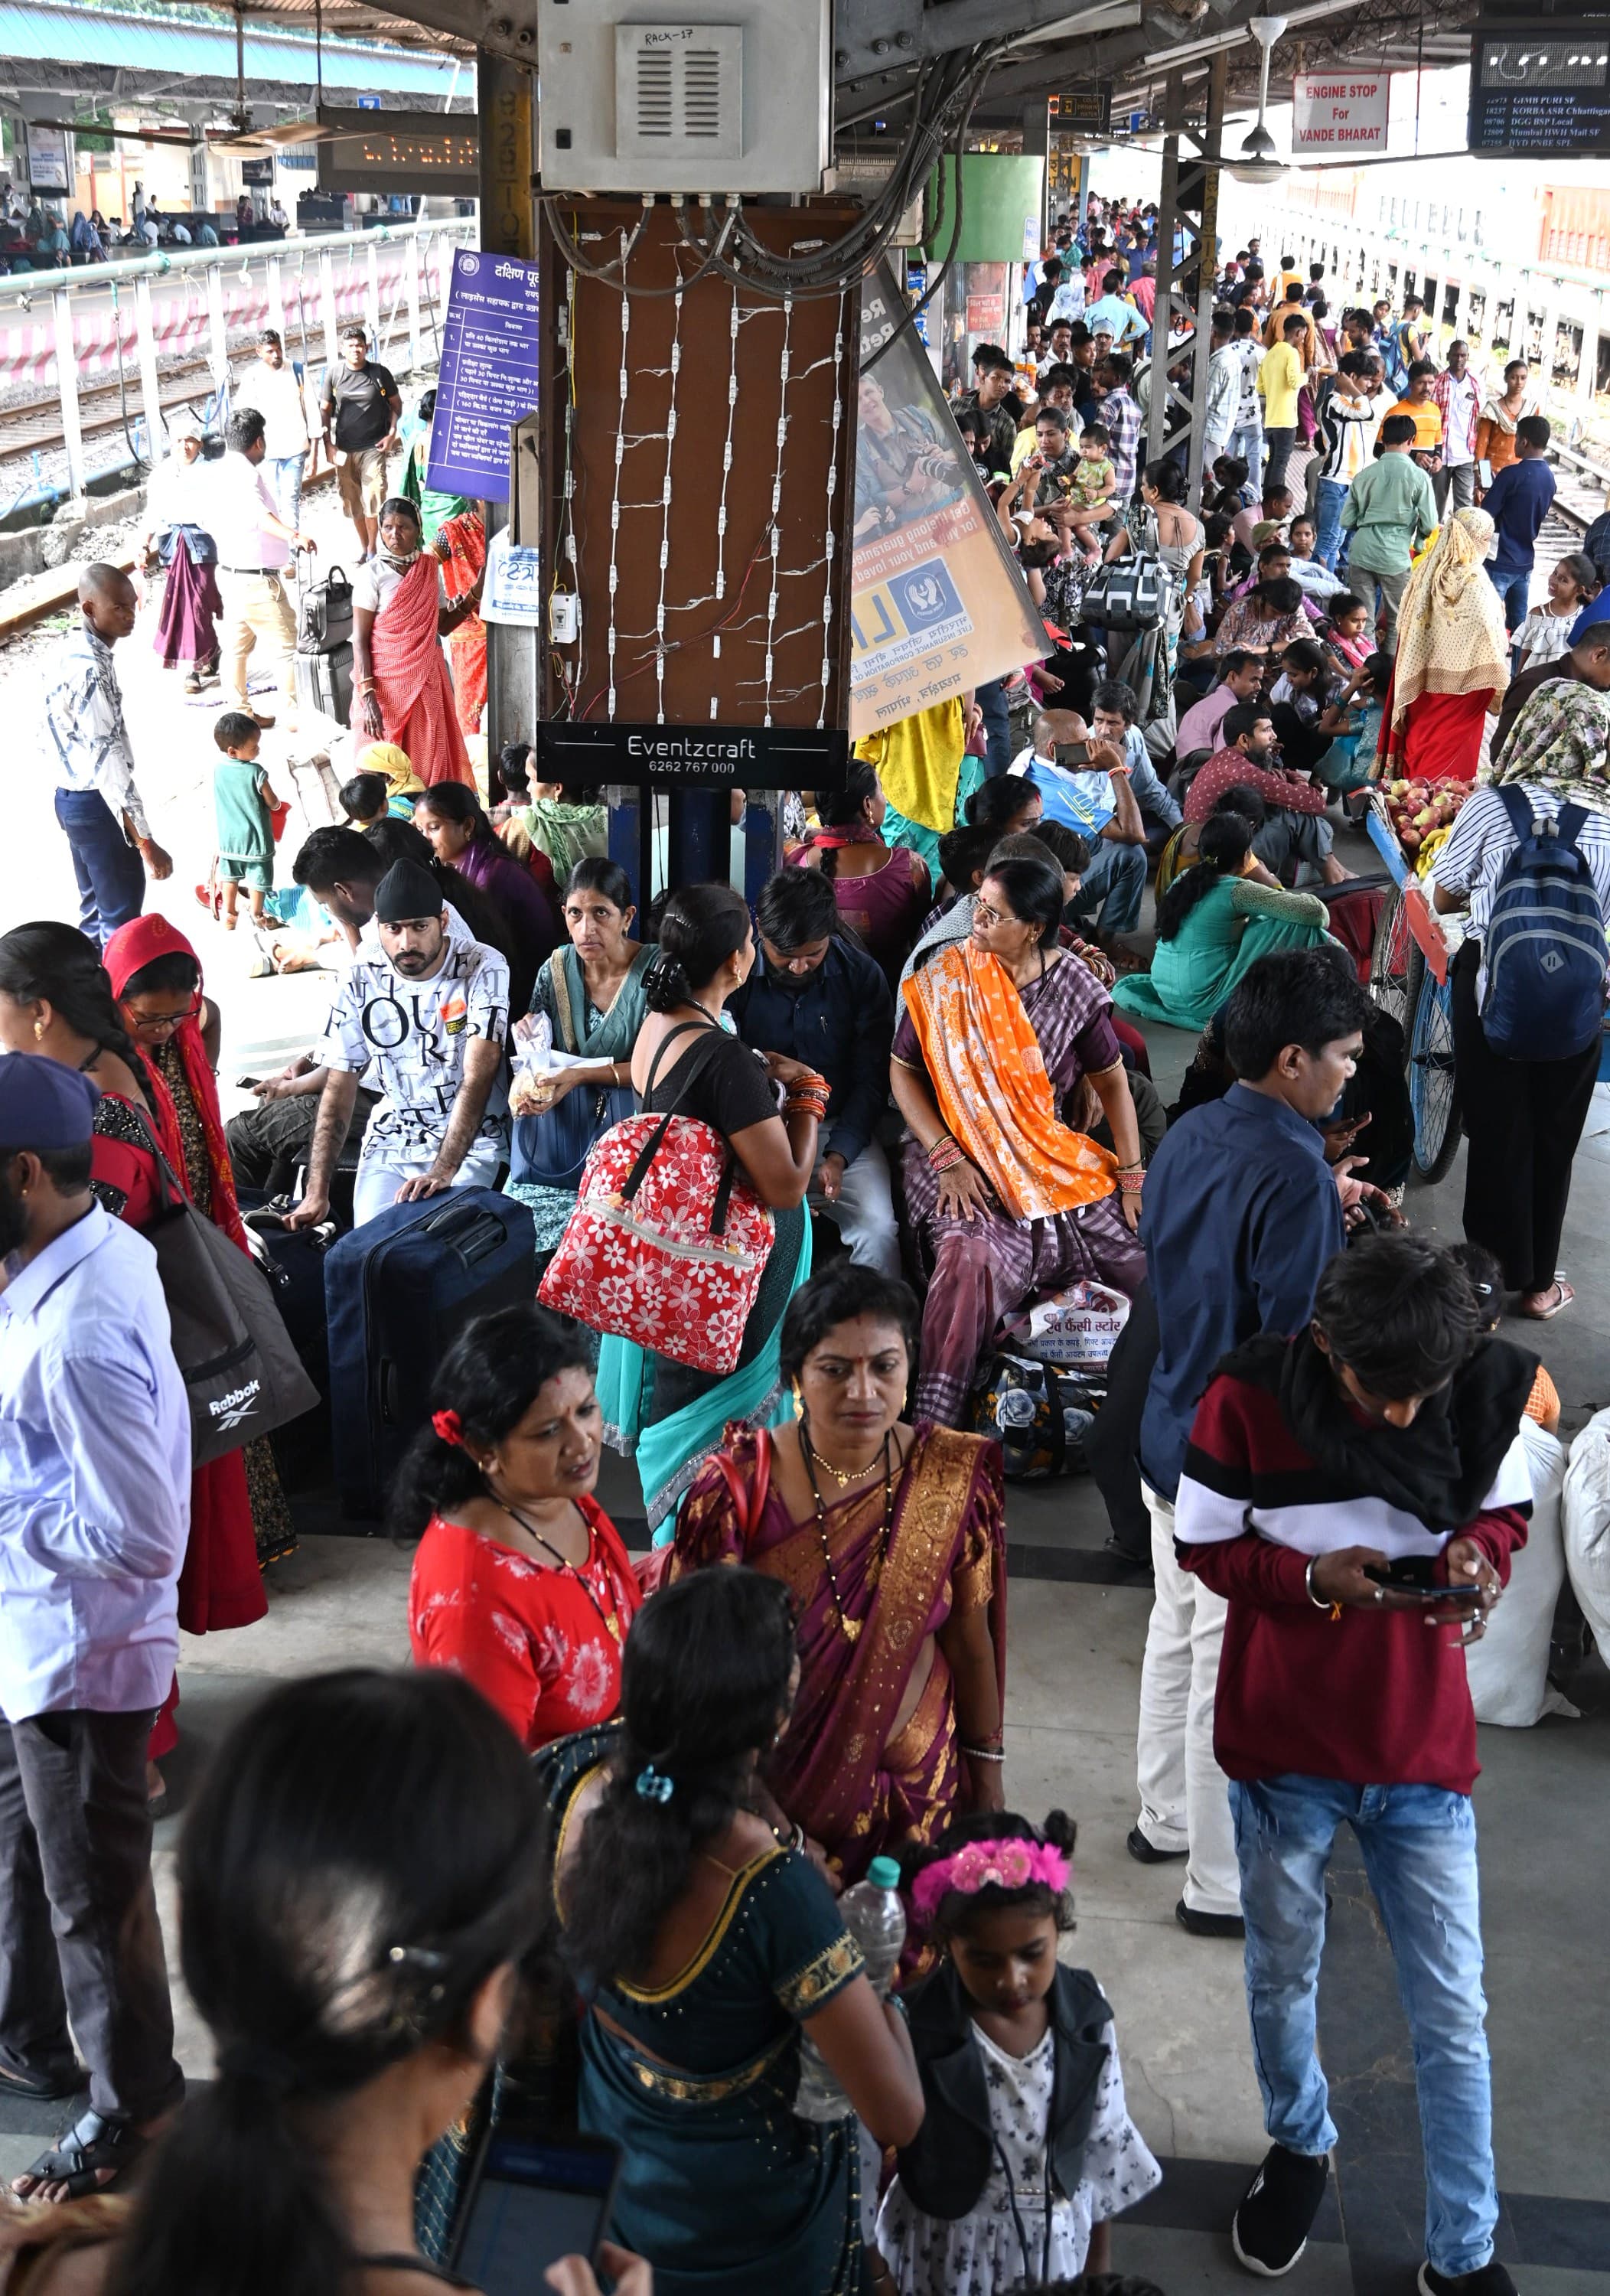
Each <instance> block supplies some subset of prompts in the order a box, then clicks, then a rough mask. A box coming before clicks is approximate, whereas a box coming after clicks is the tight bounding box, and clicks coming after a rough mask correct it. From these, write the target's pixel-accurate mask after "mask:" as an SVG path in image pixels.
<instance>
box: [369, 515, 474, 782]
mask: <svg viewBox="0 0 1610 2296" xmlns="http://www.w3.org/2000/svg"><path fill="white" fill-rule="evenodd" d="M480 594H481V593H480V583H479V581H478V579H477V580H475V581H473V582H472V583H471V584H470V586H469V587H468V588H467V589H466V590H465V591H464V593H463V594H462V596H461V597H460V598H459V599H457V600H456V602H455V603H452V604H448V603H446V602H445V600H444V598H443V596H442V568H441V561H440V560H439V559H438V558H437V555H436V553H435V552H434V551H430V550H427V549H426V548H425V547H424V545H423V543H422V540H421V528H420V514H419V512H418V511H417V510H415V508H414V506H413V504H412V503H411V502H406V501H405V500H404V498H403V497H402V496H400V495H396V496H393V497H392V498H391V500H390V501H389V502H388V503H385V504H382V505H381V509H380V525H379V539H378V541H377V543H376V545H375V552H374V555H373V557H372V559H370V560H369V562H368V563H367V564H366V565H364V566H360V567H359V569H358V571H357V578H356V581H355V582H354V583H353V586H352V606H353V613H352V659H353V672H354V676H353V694H352V730H353V733H354V734H355V735H356V740H357V744H358V746H359V747H360V748H362V747H366V746H367V745H368V743H370V742H395V743H396V747H397V748H398V749H399V750H403V751H405V754H406V755H407V757H408V758H409V759H410V760H411V762H412V764H413V770H414V772H415V773H416V774H418V775H419V777H420V779H421V781H422V782H423V783H424V784H425V786H426V788H427V789H429V788H431V787H433V786H434V784H435V783H437V782H464V783H467V784H468V785H469V786H470V788H471V789H473V788H474V786H475V775H474V774H473V773H472V772H471V771H470V754H469V751H468V750H466V749H465V747H464V737H463V734H462V732H461V731H460V730H459V722H458V718H457V717H456V715H455V714H454V699H453V680H452V678H451V677H450V676H448V672H447V661H446V657H445V654H444V653H443V652H442V648H441V640H442V639H443V638H444V637H445V636H446V635H448V634H449V632H451V631H453V630H455V629H456V628H457V627H458V626H459V624H460V623H461V622H462V621H465V620H467V619H469V617H470V615H471V614H472V613H474V611H475V610H476V608H477V606H478V604H479V603H480Z"/></svg>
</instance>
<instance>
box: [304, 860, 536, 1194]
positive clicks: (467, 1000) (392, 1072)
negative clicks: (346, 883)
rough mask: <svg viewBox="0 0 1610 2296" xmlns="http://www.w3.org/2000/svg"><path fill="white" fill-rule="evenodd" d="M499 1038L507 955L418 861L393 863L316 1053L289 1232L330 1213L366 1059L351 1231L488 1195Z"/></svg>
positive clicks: (500, 1123)
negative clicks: (419, 1208)
mask: <svg viewBox="0 0 1610 2296" xmlns="http://www.w3.org/2000/svg"><path fill="white" fill-rule="evenodd" d="M508 1030H509V967H508V964H507V962H506V960H505V959H504V958H503V957H502V956H500V955H498V953H497V951H496V950H495V949H492V948H488V947H486V946H485V944H484V943H482V942H480V941H478V940H475V939H472V938H471V937H470V933H469V932H468V931H466V930H465V929H464V927H463V925H462V923H461V922H459V921H458V919H457V918H456V916H455V915H454V912H453V911H452V910H450V909H448V908H447V907H446V906H445V905H444V903H443V900H442V895H441V889H440V887H439V886H438V885H437V881H436V879H435V878H434V877H433V876H432V875H431V873H430V872H429V869H427V868H426V867H425V866H424V865H422V864H421V863H420V862H417V861H398V862H396V863H395V864H394V865H393V866H392V867H391V868H390V869H388V871H387V873H386V874H385V875H384V876H383V877H382V878H381V879H380V884H379V885H378V887H377V888H376V890H375V897H374V917H373V921H372V923H371V924H370V926H369V929H368V931H366V932H365V933H364V937H363V939H361V940H360V942H359V943H358V948H357V955H356V957H355V958H354V960H353V963H352V964H351V966H350V968H349V970H348V971H347V975H346V978H345V979H344V980H343V981H342V982H341V985H340V987H339V989H338V990H337V992H336V996H335V1001H334V1003H333V1005H331V1010H330V1018H329V1020H328V1021H326V1023H325V1025H324V1034H323V1038H322V1039H321V1041H320V1043H319V1045H318V1046H317V1047H316V1049H315V1054H314V1060H315V1063H316V1064H317V1065H319V1066H322V1067H323V1069H324V1070H326V1071H327V1074H326V1077H325V1080H324V1088H323V1093H322V1094H321V1095H320V1099H319V1115H318V1121H317V1123H316V1124H315V1127H314V1135H313V1152H312V1154H311V1156H310V1158H309V1160H308V1169H307V1193H306V1195H305V1196H304V1197H303V1199H302V1201H301V1202H300V1203H299V1204H298V1207H297V1209H296V1210H295V1211H293V1212H292V1213H291V1214H290V1216H289V1218H288V1220H287V1223H286V1224H287V1226H291V1227H312V1226H316V1225H317V1223H318V1222H319V1221H320V1220H322V1219H324V1218H328V1216H329V1211H330V1178H331V1173H332V1172H333V1170H334V1169H335V1162H336V1159H337V1157H338V1156H339V1153H340V1150H341V1144H342V1143H343V1141H344V1140H345V1139H346V1137H347V1128H348V1126H349V1124H350V1122H351V1119H352V1111H353V1104H354V1102H355V1101H356V1097H357V1088H358V1078H359V1077H360V1076H362V1075H363V1073H364V1070H366V1069H368V1068H369V1067H370V1065H371V1063H372V1064H373V1068H374V1077H373V1079H372V1081H374V1082H376V1083H378V1085H379V1086H380V1091H381V1094H382V1095H383V1096H382V1098H381V1100H380V1105H379V1107H378V1108H377V1109H376V1111H375V1112H374V1114H373V1116H372V1118H371V1119H370V1121H369V1128H368V1130H367V1131H366V1132H365V1134H364V1152H363V1155H362V1157H361V1159H360V1160H359V1163H358V1172H357V1180H356V1185H355V1189H354V1195H353V1219H354V1224H355V1226H360V1227H361V1226H363V1224H364V1221H365V1220H370V1219H372V1218H374V1216H375V1214H376V1213H377V1212H382V1211H384V1210H386V1209H387V1208H388V1205H391V1204H394V1203H407V1202H409V1201H412V1200H413V1199H414V1198H416V1197H419V1196H434V1195H437V1194H438V1193H440V1192H441V1191H442V1190H443V1189H445V1188H486V1187H490V1186H491V1185H493V1183H494V1180H495V1179H496V1177H497V1170H498V1166H499V1164H500V1163H501V1162H502V1161H503V1156H504V1154H505V1152H506V1151H507V1147H508V1136H509V1121H508V1106H509V1102H508V1095H507V1093H506V1091H505V1089H504V1085H503V1042H504V1038H505V1037H506V1036H507V1035H508Z"/></svg>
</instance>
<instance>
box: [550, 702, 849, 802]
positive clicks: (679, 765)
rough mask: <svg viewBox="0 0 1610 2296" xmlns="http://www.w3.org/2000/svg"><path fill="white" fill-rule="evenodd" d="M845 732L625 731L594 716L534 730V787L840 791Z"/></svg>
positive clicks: (683, 728)
mask: <svg viewBox="0 0 1610 2296" xmlns="http://www.w3.org/2000/svg"><path fill="white" fill-rule="evenodd" d="M849 754H850V745H849V737H848V735H847V734H844V733H842V732H840V731H839V730H838V728H836V727H834V726H822V727H820V728H819V727H816V726H629V725H624V724H621V723H619V722H618V721H617V722H616V723H615V724H613V725H611V724H609V723H606V722H603V721H601V720H599V719H596V718H591V717H589V718H576V719H572V720H570V721H569V722H568V723H564V724H560V723H553V722H550V723H543V724H539V725H538V726H537V729H536V763H537V777H538V779H539V780H541V781H553V782H584V783H585V782H591V783H601V784H603V785H604V786H605V787H608V786H609V784H610V783H625V784H626V785H627V786H636V787H637V788H640V789H642V788H646V787H647V786H648V785H649V783H653V784H654V786H655V787H656V788H657V789H659V788H665V787H667V786H674V785H675V784H676V783H682V784H684V785H685V786H686V787H689V788H691V789H712V788H716V787H719V786H721V785H722V784H723V783H724V784H725V785H726V786H727V787H728V788H731V789H842V788H843V787H844V783H845V775H846V770H847V768H848V765H849Z"/></svg>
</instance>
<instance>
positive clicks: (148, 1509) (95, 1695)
mask: <svg viewBox="0 0 1610 2296" xmlns="http://www.w3.org/2000/svg"><path fill="white" fill-rule="evenodd" d="M99 1098H100V1094H99V1093H98V1092H97V1090H96V1088H95V1087H94V1085H93V1084H92V1083H91V1082H90V1081H89V1079H88V1078H87V1077H86V1076H83V1075H81V1074H80V1073H79V1072H78V1070H76V1069H69V1068H63V1067H62V1066H61V1064H60V1063H59V1062H55V1061H52V1060H47V1059H45V1058H44V1057H43V1056H35V1055H32V1054H21V1053H9V1054H5V1055H4V1057H0V1258H4V1261H5V1277H6V1282H5V1289H4V1292H0V1715H3V1716H4V1720H0V2092H4V2093H5V2094H8V2095H12V2096H19V2097H26V2098H37V2099H48V2098H53V2097H68V2096H71V2095H74V2094H75V2093H76V2092H77V2091H78V2089H80V2088H81V2087H84V2086H85V2078H86V2077H85V2070H84V2067H83V2066H81V2065H80V2064H79V2063H78V2059H77V2057H76V2056H75V2054H74V2050H73V2041H74V2039H75V2038H76V2040H77V2042H78V2047H79V2048H80V2049H82V2050H83V2052H84V2055H85V2058H86V2061H87V2064H88V2088H89V2106H88V2110H87V2111H86V2112H84V2113H83V2114H82V2115H81V2116H80V2118H79V2119H78V2120H77V2121H76V2122H75V2123H74V2125H73V2127H72V2128H70V2129H69V2131H68V2133H67V2134H66V2135H65V2136H60V2137H58V2138H57V2140H56V2142H55V2144H53V2146H51V2147H50V2148H48V2149H47V2150H46V2151H45V2153H42V2154H41V2155H40V2157H39V2158H38V2159H37V2161H35V2162H34V2163H33V2165H32V2166H31V2167H30V2168H29V2169H28V2170H27V2171H26V2172H25V2173H24V2175H23V2176H22V2177H20V2179H19V2180H18V2183H17V2185H16V2187H15V2189H16V2191H17V2192H18V2194H20V2196H21V2197H23V2198H38V2199H61V2198H62V2197H63V2196H64V2195H63V2193H62V2185H63V2184H64V2182H65V2180H66V2179H67V2178H69V2177H83V2178H84V2179H85V2180H86V2182H85V2189H88V2188H90V2187H91V2186H93V2185H95V2184H104V2183H106V2182H107V2181H108V2180H109V2179H110V2177H111V2176H113V2175H115V2174H117V2173H119V2171H121V2170H123V2169H127V2168H128V2167H129V2166H130V2165H131V2163H132V2162H133V2161H134V2159H135V2156H136V2155H137V2153H138V2152H139V2150H140V2146H141V2142H142V2139H143V2137H144V2136H146V2135H148V2134H149V2133H151V2129H152V2127H153V2125H154V2123H155V2122H156V2121H157V2120H159V2118H160V2116H161V2115H162V2114H163V2113H165V2112H168V2111H169V2110H170V2109H171V2108H172V2107H173V2106H174V2105H176V2103H178V2102H179V2100H180V2098H181V2097H182V2096H183V2095H184V2077H183V2075H182V2074H181V2073H180V2071H179V2068H178V2066H177V2064H176V2062H175V2061H174V2053H173V2009H172V2005H171V2004H170V2002H169V1999H168V1974H167V1970H166V1968H165V1966H164V1963H163V1956H162V1932H161V1930H160V1927H159V1923H158V1920H157V1907H156V1898H155V1894H154V1892H153V1890H152V1887H151V1814H150V1810H149V1808H148V1807H147V1804H146V1798H145V1749H146V1745H147V1743H148V1741H149V1740H150V1737H151V1723H152V1720H153V1719H154V1718H155V1715H156V1712H157V1709H158V1708H159V1706H160V1705H161V1703H162V1701H163V1700H164V1699H165V1698H166V1696H167V1695H168V1687H169V1685H170V1684H171V1683H172V1681H173V1673H174V1665H175V1662H176V1660H177V1657H178V1654H179V1636H178V1595H177V1588H178V1578H179V1565H180V1563H181V1562H183V1560H184V1546H185V1541H186V1539H187V1538H188V1536H189V1531H190V1411H189V1406H188V1403H187V1401H186V1398H185V1392H184V1382H183V1380H182V1379H181V1378H180V1376H179V1373H178V1368H177V1366H176V1364H175V1362H174V1357H173V1348H172V1344H171V1341H170V1337H169V1331H168V1305H167V1302H166V1300H164V1298H163V1295H162V1286H161V1283H160V1282H159V1279H158V1275H157V1262H156V1254H155V1253H154V1252H153V1251H152V1250H151V1246H150V1244H149V1243H147V1242H146V1241H145V1239H144V1237H143V1236H141V1235H137V1234H135V1231H134V1230H133V1229H132V1228H128V1227H125V1226H122V1224H121V1223H120V1222H119V1221H118V1220H114V1219H110V1218H108V1217H107V1215H106V1213H105V1212H104V1211H103V1210H102V1209H101V1207H100V1205H99V1204H97V1203H96V1202H95V1201H94V1197H93V1196H92V1195H91V1193H90V1189H89V1169H90V1149H91V1137H90V1131H91V1119H92V1118H93V1115H94V1106H95V1103H96V1102H97V1100H99ZM69 2023H70V2028H71V2032H70V2036H69Z"/></svg>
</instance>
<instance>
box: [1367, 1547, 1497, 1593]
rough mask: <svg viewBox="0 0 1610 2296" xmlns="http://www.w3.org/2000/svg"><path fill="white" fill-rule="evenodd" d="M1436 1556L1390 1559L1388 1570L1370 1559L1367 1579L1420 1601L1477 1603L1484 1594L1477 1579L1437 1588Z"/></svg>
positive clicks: (1412, 1555)
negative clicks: (1433, 1572) (1434, 1565)
mask: <svg viewBox="0 0 1610 2296" xmlns="http://www.w3.org/2000/svg"><path fill="white" fill-rule="evenodd" d="M1433 1561H1434V1558H1433V1557H1432V1556H1431V1555H1429V1554H1410V1555H1404V1556H1402V1557H1400V1559H1399V1560H1398V1561H1397V1562H1389V1563H1388V1564H1387V1565H1386V1568H1385V1570H1379V1569H1377V1567H1376V1566H1375V1565H1373V1564H1371V1563H1369V1562H1367V1563H1366V1564H1365V1565H1364V1576H1365V1578H1366V1579H1374V1580H1375V1582H1376V1585H1377V1587H1391V1588H1392V1589H1393V1592H1394V1593H1395V1594H1399V1595H1413V1597H1414V1599H1415V1601H1416V1602H1417V1603H1474V1602H1475V1599H1476V1596H1477V1595H1479V1594H1480V1593H1481V1591H1482V1590H1481V1588H1480V1587H1479V1586H1477V1585H1476V1583H1475V1580H1474V1579H1473V1580H1472V1581H1470V1583H1469V1584H1468V1585H1465V1586H1459V1587H1436V1586H1434V1585H1433V1584H1432V1580H1431V1571H1432V1565H1433Z"/></svg>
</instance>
